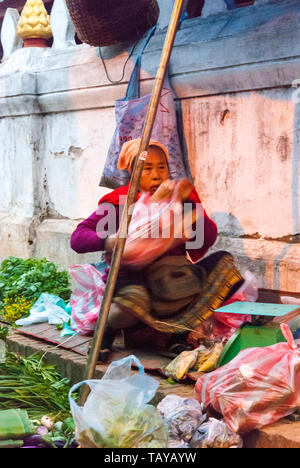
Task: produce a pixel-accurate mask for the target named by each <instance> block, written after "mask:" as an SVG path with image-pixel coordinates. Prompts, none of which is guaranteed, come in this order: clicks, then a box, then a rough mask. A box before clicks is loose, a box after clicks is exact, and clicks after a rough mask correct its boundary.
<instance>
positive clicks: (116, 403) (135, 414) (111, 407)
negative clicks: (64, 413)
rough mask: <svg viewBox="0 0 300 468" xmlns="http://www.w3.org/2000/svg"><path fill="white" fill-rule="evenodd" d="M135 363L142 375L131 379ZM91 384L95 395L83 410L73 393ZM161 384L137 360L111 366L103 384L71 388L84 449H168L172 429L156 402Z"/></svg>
mask: <svg viewBox="0 0 300 468" xmlns="http://www.w3.org/2000/svg"><path fill="white" fill-rule="evenodd" d="M133 363H135V364H136V365H137V367H138V373H137V374H134V375H131V366H132V364H133ZM83 384H87V385H88V386H89V387H90V389H91V392H90V394H89V396H88V398H87V400H86V402H85V404H84V406H83V407H80V406H78V405H77V404H76V403H75V401H74V399H73V398H72V393H73V392H74V391H75V390H77V389H78V388H79V387H81V385H83ZM157 388H158V382H157V381H156V380H155V379H153V378H152V377H149V376H146V375H145V373H144V368H143V366H142V365H141V363H140V361H139V360H138V359H137V358H136V357H135V356H128V357H126V358H124V359H121V360H120V361H115V362H113V363H112V364H110V366H109V368H108V370H107V372H106V374H105V375H104V377H103V378H102V379H101V380H87V381H84V382H81V383H79V384H77V385H75V386H74V387H72V388H71V390H70V394H69V400H70V407H71V410H72V414H73V418H74V422H75V425H76V438H77V441H78V443H79V444H80V446H81V447H83V448H164V447H166V446H167V439H168V429H167V426H166V424H165V423H164V422H163V420H162V417H161V416H160V414H159V412H158V411H157V410H156V408H155V407H154V406H151V405H148V404H147V403H148V402H149V401H150V400H152V398H153V397H154V395H155V393H156V391H157Z"/></svg>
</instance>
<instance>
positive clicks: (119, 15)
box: [66, 0, 159, 46]
mask: <svg viewBox="0 0 300 468" xmlns="http://www.w3.org/2000/svg"><path fill="white" fill-rule="evenodd" d="M66 3H67V6H68V9H69V12H70V15H71V18H72V20H73V23H74V25H75V28H76V31H77V35H78V37H79V39H80V40H81V41H82V42H85V43H87V44H90V45H92V46H108V45H113V44H117V43H120V42H127V41H128V42H129V41H134V40H137V39H139V38H141V37H142V36H143V35H144V33H145V32H146V31H147V30H148V29H150V28H151V27H153V26H154V25H155V24H156V23H157V20H158V17H159V6H158V4H157V1H156V0H66Z"/></svg>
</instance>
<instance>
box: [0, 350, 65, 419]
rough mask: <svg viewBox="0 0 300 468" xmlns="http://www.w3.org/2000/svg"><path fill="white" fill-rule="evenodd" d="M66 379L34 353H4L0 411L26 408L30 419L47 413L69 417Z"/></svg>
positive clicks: (1, 369) (56, 416)
mask: <svg viewBox="0 0 300 468" xmlns="http://www.w3.org/2000/svg"><path fill="white" fill-rule="evenodd" d="M69 390H70V384H69V380H68V379H63V378H61V375H60V374H59V373H58V372H57V370H56V369H55V367H54V366H52V365H47V364H45V363H43V362H41V358H40V356H39V355H37V354H33V355H31V356H29V357H22V356H19V355H17V354H14V353H7V354H6V361H5V362H4V363H2V364H0V410H1V409H10V408H20V409H25V410H26V411H27V412H28V415H29V417H30V418H31V419H41V418H42V417H43V416H45V415H48V416H49V417H52V418H53V419H54V420H56V421H63V420H65V419H66V418H69V417H70V416H71V410H70V406H69V399H68V393H69Z"/></svg>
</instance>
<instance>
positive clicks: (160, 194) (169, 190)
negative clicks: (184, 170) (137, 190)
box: [151, 179, 176, 202]
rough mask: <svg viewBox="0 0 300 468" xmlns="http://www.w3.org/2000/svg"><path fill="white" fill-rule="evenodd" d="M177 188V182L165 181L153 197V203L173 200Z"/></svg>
mask: <svg viewBox="0 0 300 468" xmlns="http://www.w3.org/2000/svg"><path fill="white" fill-rule="evenodd" d="M175 187H176V182H175V181H174V180H170V179H168V180H165V181H164V182H163V183H162V184H161V185H160V186H159V188H158V189H157V190H156V192H155V193H154V194H153V195H152V198H151V201H152V202H159V201H161V200H164V199H168V198H171V197H172V195H173V193H174V190H175Z"/></svg>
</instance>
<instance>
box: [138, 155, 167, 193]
mask: <svg viewBox="0 0 300 468" xmlns="http://www.w3.org/2000/svg"><path fill="white" fill-rule="evenodd" d="M168 178H169V166H168V163H167V159H166V156H165V154H164V152H163V151H162V150H160V149H159V148H155V147H150V148H149V149H148V155H147V159H146V161H145V164H144V169H143V172H142V176H141V181H140V191H141V192H149V193H151V195H153V193H155V192H156V190H157V189H158V187H159V186H160V185H161V184H162V183H163V182H164V181H165V180H167V179H168Z"/></svg>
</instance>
